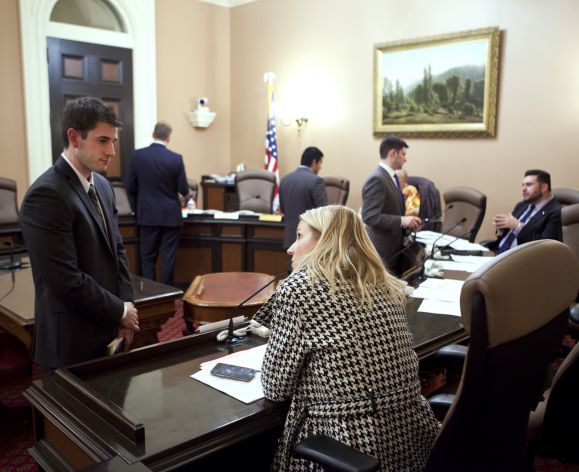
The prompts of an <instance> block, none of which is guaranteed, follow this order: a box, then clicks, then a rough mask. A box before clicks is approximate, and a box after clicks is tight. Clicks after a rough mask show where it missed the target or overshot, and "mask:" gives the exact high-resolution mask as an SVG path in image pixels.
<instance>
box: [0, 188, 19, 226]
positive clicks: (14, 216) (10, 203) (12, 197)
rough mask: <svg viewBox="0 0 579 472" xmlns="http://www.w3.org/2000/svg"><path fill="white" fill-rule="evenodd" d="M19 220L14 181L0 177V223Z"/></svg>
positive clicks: (14, 222)
mask: <svg viewBox="0 0 579 472" xmlns="http://www.w3.org/2000/svg"><path fill="white" fill-rule="evenodd" d="M19 221H20V217H19V213H18V203H17V198H16V181H15V180H12V179H8V178H6V177H0V224H18V222H19Z"/></svg>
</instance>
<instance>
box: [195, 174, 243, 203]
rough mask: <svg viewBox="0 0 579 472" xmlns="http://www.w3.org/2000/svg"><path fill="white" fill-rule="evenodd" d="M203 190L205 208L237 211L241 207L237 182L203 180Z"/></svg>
mask: <svg viewBox="0 0 579 472" xmlns="http://www.w3.org/2000/svg"><path fill="white" fill-rule="evenodd" d="M201 190H202V192H203V209H204V210H209V209H212V210H219V211H237V210H238V209H239V203H238V201H237V191H236V190H235V184H222V183H218V182H215V181H209V180H201Z"/></svg>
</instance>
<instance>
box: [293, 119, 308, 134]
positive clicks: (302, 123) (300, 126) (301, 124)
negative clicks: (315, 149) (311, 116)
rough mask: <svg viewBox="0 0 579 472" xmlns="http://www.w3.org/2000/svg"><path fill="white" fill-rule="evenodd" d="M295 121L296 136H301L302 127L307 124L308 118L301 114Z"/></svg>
mask: <svg viewBox="0 0 579 472" xmlns="http://www.w3.org/2000/svg"><path fill="white" fill-rule="evenodd" d="M296 123H297V125H298V136H301V134H302V129H303V128H304V127H305V126H306V125H307V124H308V119H307V118H306V117H305V116H302V117H301V118H296Z"/></svg>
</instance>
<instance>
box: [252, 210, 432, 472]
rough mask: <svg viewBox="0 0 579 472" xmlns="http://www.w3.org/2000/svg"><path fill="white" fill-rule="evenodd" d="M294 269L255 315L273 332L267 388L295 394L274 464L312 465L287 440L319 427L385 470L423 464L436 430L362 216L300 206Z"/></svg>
mask: <svg viewBox="0 0 579 472" xmlns="http://www.w3.org/2000/svg"><path fill="white" fill-rule="evenodd" d="M288 253H289V254H290V255H291V256H292V267H293V268H294V272H293V273H292V274H291V276H290V277H289V278H288V279H286V281H285V282H284V283H283V284H281V285H280V287H278V289H277V290H276V292H275V293H274V295H273V296H272V297H271V298H270V299H269V300H268V302H267V303H266V304H265V305H264V306H263V307H262V309H261V310H260V311H259V312H258V313H257V314H256V315H255V319H256V320H257V321H259V322H260V323H263V324H265V325H267V326H268V327H269V328H271V330H272V334H271V337H270V340H269V343H268V346H267V350H266V353H265V358H264V362H263V367H262V377H261V379H262V383H263V388H264V391H265V396H266V397H267V398H269V399H270V400H273V401H282V400H286V399H291V405H290V409H289V413H288V416H287V419H286V424H285V428H284V431H283V434H282V437H281V439H280V443H279V446H278V449H277V452H276V456H275V459H274V464H273V466H272V470H275V471H287V470H291V471H301V470H315V469H314V466H313V465H312V464H310V463H309V462H306V461H303V460H299V459H293V458H291V456H290V449H291V446H292V445H293V444H294V443H295V442H297V441H299V440H301V439H303V438H304V437H306V436H309V435H312V434H325V435H328V436H331V437H333V438H335V439H338V440H340V441H342V442H344V443H346V444H349V445H351V446H353V447H356V448H358V449H360V450H362V451H363V452H365V453H368V454H371V455H373V456H375V457H377V458H378V459H379V460H380V463H381V470H383V471H396V472H400V471H406V470H421V469H422V466H423V465H424V463H425V461H426V458H427V457H428V453H429V451H430V448H431V445H432V443H433V441H434V438H435V435H436V434H437V430H438V423H437V421H436V420H435V418H434V416H433V414H432V411H431V409H430V406H429V405H428V403H427V402H426V400H425V399H424V398H423V397H422V396H421V395H420V384H419V380H418V359H417V356H416V354H415V352H414V351H413V349H412V335H411V334H410V331H409V329H408V324H407V321H406V316H405V304H404V292H403V289H402V287H401V285H400V283H399V281H398V280H397V279H396V278H394V276H392V275H390V274H389V273H388V272H386V270H385V269H384V265H383V264H382V260H381V259H380V256H378V253H377V252H376V250H375V249H374V246H373V245H372V243H371V242H370V239H369V238H368V235H367V234H366V231H365V229H364V227H363V223H362V220H361V219H360V217H359V216H358V215H357V214H356V213H355V212H354V211H353V210H351V209H350V208H347V207H344V206H337V205H331V206H325V207H320V208H316V209H313V210H309V211H307V212H305V213H304V214H303V215H302V216H301V219H300V223H299V225H298V229H297V240H296V241H295V243H294V244H293V245H292V246H291V247H290V248H289V249H288Z"/></svg>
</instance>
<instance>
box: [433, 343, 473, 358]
mask: <svg viewBox="0 0 579 472" xmlns="http://www.w3.org/2000/svg"><path fill="white" fill-rule="evenodd" d="M467 351H468V347H467V346H463V345H461V344H449V345H448V346H444V347H441V348H440V349H439V350H438V351H437V352H436V354H435V358H436V360H452V361H462V362H464V360H465V359H466V353H467Z"/></svg>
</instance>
